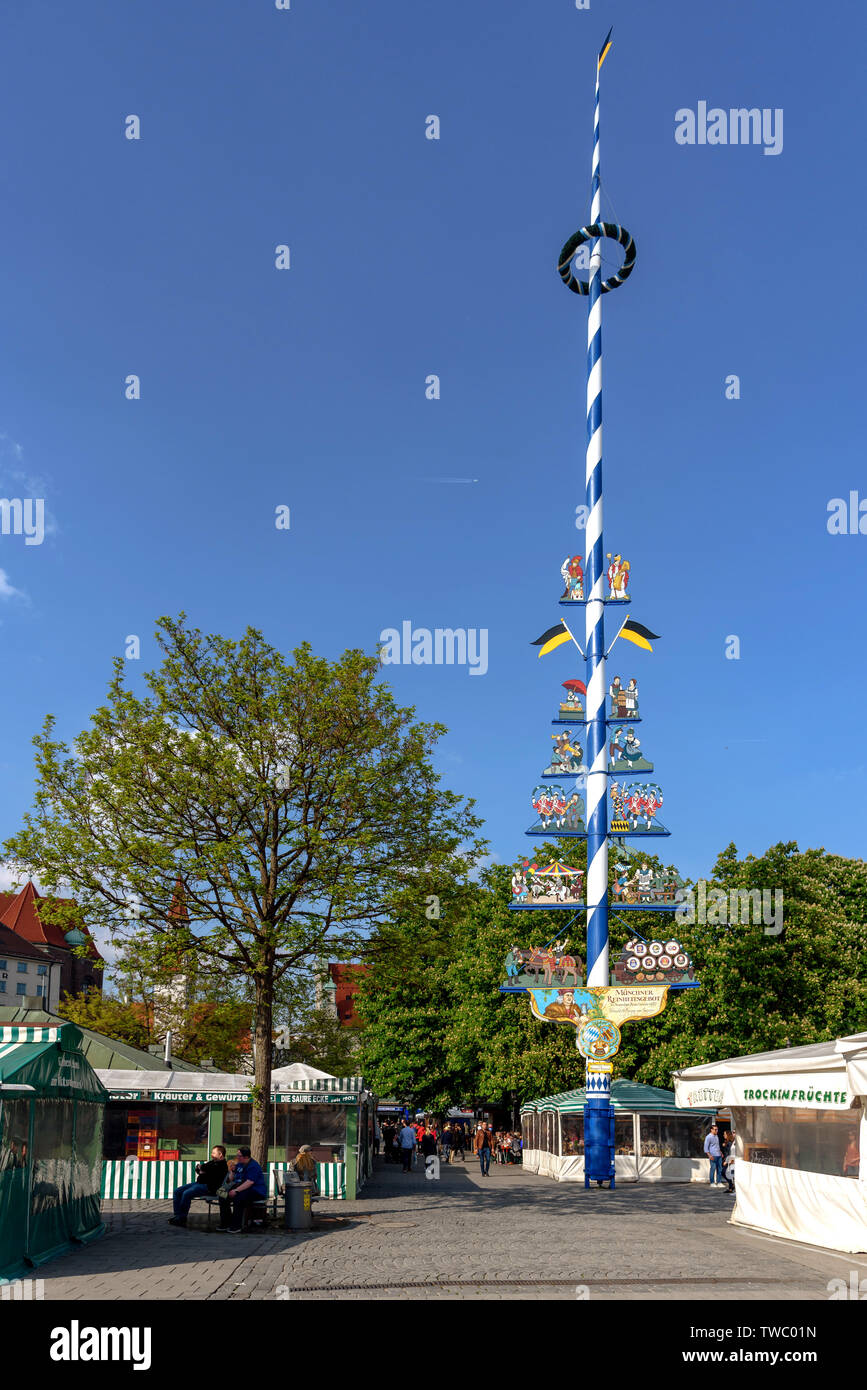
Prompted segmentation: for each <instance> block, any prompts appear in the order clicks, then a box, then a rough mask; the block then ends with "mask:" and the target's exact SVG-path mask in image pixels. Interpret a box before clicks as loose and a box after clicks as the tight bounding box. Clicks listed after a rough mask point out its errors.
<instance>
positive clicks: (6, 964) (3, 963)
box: [0, 960, 9, 970]
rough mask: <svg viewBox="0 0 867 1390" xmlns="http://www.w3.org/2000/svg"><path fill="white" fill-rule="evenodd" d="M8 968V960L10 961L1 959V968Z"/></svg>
mask: <svg viewBox="0 0 867 1390" xmlns="http://www.w3.org/2000/svg"><path fill="white" fill-rule="evenodd" d="M8 969H9V962H8V961H5V960H0V970H8Z"/></svg>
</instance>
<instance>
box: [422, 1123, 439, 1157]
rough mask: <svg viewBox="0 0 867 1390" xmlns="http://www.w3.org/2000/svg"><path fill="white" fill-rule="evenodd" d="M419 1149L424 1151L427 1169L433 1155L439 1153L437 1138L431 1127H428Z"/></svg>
mask: <svg viewBox="0 0 867 1390" xmlns="http://www.w3.org/2000/svg"><path fill="white" fill-rule="evenodd" d="M419 1147H420V1149H421V1151H422V1156H423V1158H424V1162H425V1167H427V1161H428V1159H429V1158H430V1156H431V1154H435V1153H436V1151H437V1137H436V1135H435V1133H434V1131H433V1129H432V1127H431V1126H430V1125H428V1126H427V1128H426V1129H425V1132H424V1134H423V1135H422V1136H421V1144H420V1145H419Z"/></svg>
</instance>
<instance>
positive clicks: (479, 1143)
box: [473, 1120, 491, 1178]
mask: <svg viewBox="0 0 867 1390" xmlns="http://www.w3.org/2000/svg"><path fill="white" fill-rule="evenodd" d="M473 1150H474V1152H475V1153H477V1154H478V1156H479V1167H480V1168H481V1170H482V1177H483V1178H488V1177H490V1169H491V1132H490V1130H489V1129H488V1126H487V1125H486V1123H485V1121H484V1120H482V1123H481V1124H480V1125H479V1127H478V1129H477V1130H476V1133H475V1138H474V1139H473Z"/></svg>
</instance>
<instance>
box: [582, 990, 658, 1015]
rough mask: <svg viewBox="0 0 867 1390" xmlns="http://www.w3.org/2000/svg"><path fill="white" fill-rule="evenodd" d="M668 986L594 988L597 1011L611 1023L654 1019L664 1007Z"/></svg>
mask: <svg viewBox="0 0 867 1390" xmlns="http://www.w3.org/2000/svg"><path fill="white" fill-rule="evenodd" d="M668 989H669V987H668V985H608V986H603V987H602V988H594V990H593V993H594V994H595V995H597V996H598V998H599V1010H600V1012H601V1013H602V1014H603V1016H604V1017H605V1018H607V1019H609V1020H610V1022H611V1023H626V1022H627V1021H628V1020H629V1019H631V1018H655V1017H656V1015H657V1014H661V1013H662V1011H663V1009H664V1008H665V1005H666V996H667V994H668Z"/></svg>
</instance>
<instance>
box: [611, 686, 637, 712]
mask: <svg viewBox="0 0 867 1390" xmlns="http://www.w3.org/2000/svg"><path fill="white" fill-rule="evenodd" d="M608 698H609V700H610V701H611V716H610V717H611V718H612V719H637V718H638V681H637V680H636V679H635V677H634V676H630V677H629V680H628V682H627V683H626V685H624V684H623V682H622V681H621V679H620V677H619V676H615V677H614V679H613V680H612V682H611V684H610V686H609V687H608Z"/></svg>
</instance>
